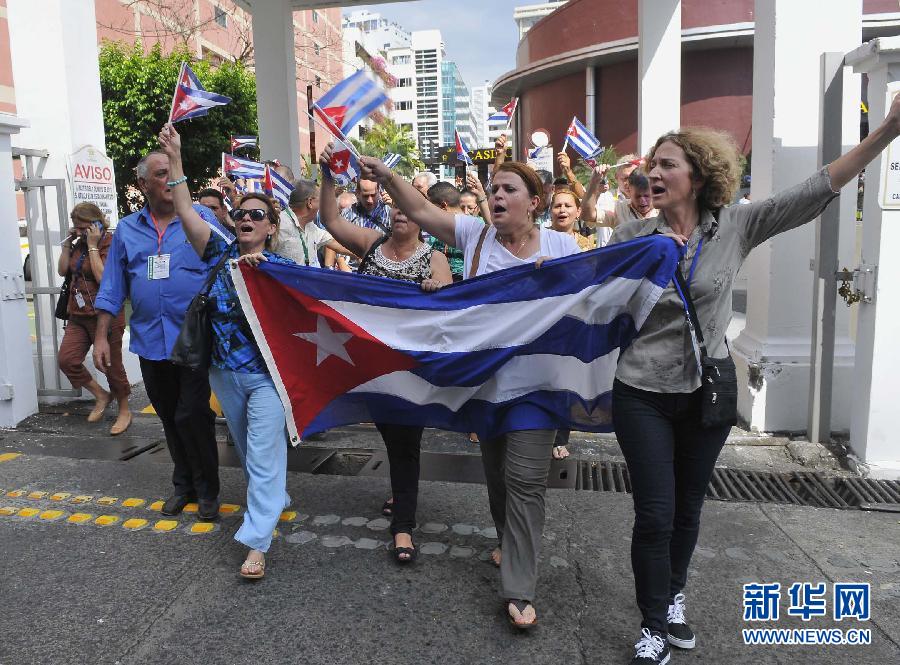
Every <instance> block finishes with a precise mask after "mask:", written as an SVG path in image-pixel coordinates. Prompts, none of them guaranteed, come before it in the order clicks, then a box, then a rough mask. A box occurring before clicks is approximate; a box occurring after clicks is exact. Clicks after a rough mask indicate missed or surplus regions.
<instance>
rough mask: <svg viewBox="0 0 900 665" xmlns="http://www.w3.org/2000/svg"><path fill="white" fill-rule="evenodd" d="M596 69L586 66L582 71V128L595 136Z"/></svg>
mask: <svg viewBox="0 0 900 665" xmlns="http://www.w3.org/2000/svg"><path fill="white" fill-rule="evenodd" d="M596 76H597V69H596V68H595V67H594V66H593V65H588V66H587V67H586V68H585V70H584V126H585V127H587V128H588V129H589V130H591V133H592V134H593V135H594V136H596V135H597V126H596V125H597V112H596V111H597V85H596V81H597V79H596Z"/></svg>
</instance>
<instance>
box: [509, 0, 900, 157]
mask: <svg viewBox="0 0 900 665" xmlns="http://www.w3.org/2000/svg"><path fill="white" fill-rule="evenodd" d="M637 4H638V2H637V0H570V2H568V3H567V4H566V5H564V6H562V7H561V8H559V9H557V10H556V11H555V12H553V13H552V14H550V15H548V16H546V17H544V18H543V19H541V21H539V22H538V23H537V24H535V25H534V27H532V28H531V30H530V31H529V32H528V33H527V34H526V35H525V37H524V38H523V39H522V41H521V42H520V43H519V48H518V52H517V54H516V69H515V70H513V71H512V72H508V73H507V74H504V75H503V76H501V77H500V78H499V79H498V80H497V82H496V83H495V85H494V90H493V99H494V103H495V105H496V104H499V103H500V102H501V101H503V100H508V99H509V98H510V97H513V96H518V97H519V98H520V99H519V112H520V114H521V115H520V123H521V124H520V127H521V128H522V131H523V133H524V135H526V136H527V135H528V134H529V133H530V132H531V131H534V130H535V129H538V128H543V129H546V130H548V131H549V133H550V136H551V137H553V141H554V143H557V142H558V143H560V144H561V142H562V137H563V136H564V135H565V131H566V128H567V127H568V125H569V122H570V121H571V119H572V116H578V117H579V118H581V119H585V117H586V115H587V106H586V104H587V103H586V97H587V95H588V91H589V78H588V77H590V76H591V74H590V73H589V68H590V67H592V68H593V74H592V78H593V88H594V98H593V112H594V119H595V129H596V133H597V136H598V138H599V139H600V140H601V142H602V143H603V144H604V145H607V146H613V147H615V148H616V150H617V151H618V152H619V153H620V154H622V153H626V152H634V151H636V149H637V138H638V137H637V116H638V64H637V54H638V38H637V30H638V7H637ZM753 8H754V0H683V2H682V17H681V21H682V60H681V124H682V125H706V126H710V127H715V128H719V129H724V130H726V131H728V132H730V133H731V135H732V136H733V137H734V140H735V141H736V142H737V144H738V146H739V147H740V148H741V150H742V151H743V152H744V153H745V154H746V153H749V152H750V149H751V147H752V146H751V141H750V136H751V116H752V104H751V97H752V94H753V31H754V15H753ZM898 9H900V8H898V5H897V2H895V1H893V0H864V1H863V12H864V19H863V39H864V40H868V39H873V38H874V37H880V36H888V35H897V34H900V12H898ZM504 103H505V102H504Z"/></svg>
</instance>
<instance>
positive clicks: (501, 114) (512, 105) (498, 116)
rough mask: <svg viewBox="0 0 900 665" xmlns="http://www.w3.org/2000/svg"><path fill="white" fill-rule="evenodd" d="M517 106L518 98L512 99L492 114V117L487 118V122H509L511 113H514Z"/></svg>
mask: <svg viewBox="0 0 900 665" xmlns="http://www.w3.org/2000/svg"><path fill="white" fill-rule="evenodd" d="M518 104H519V98H518V97H513V98H512V99H511V100H510V102H509V104H507V105H506V106H504V107H503V108H502V109H500V110H499V111H497V112H496V113H494V114H493V115H491V116H489V117H488V122H509V119H510V118H512V116H513V113H515V112H516V106H518Z"/></svg>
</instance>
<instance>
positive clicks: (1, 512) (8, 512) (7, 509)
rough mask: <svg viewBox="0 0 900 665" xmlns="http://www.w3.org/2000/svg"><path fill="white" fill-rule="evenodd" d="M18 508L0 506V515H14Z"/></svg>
mask: <svg viewBox="0 0 900 665" xmlns="http://www.w3.org/2000/svg"><path fill="white" fill-rule="evenodd" d="M17 510H18V508H12V507H11V506H4V507H3V508H0V515H15V514H16V511H17Z"/></svg>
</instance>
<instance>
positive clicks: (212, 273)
mask: <svg viewBox="0 0 900 665" xmlns="http://www.w3.org/2000/svg"><path fill="white" fill-rule="evenodd" d="M235 242H237V240H235ZM230 250H231V245H228V247H226V249H225V251H224V252H222V256H221V257H219V260H218V261H217V262H216V265H215V267H214V268H213V269H212V270H210V271H209V274H208V275H207V276H206V282H205V283H204V284H203V288H202V289H200V293H202V294H203V295H204V296H208V295H209V290H210V289H211V288H212V285H213V282H215V281H216V275H218V274H219V271H220V270H221V269H222V266H223V265H225V261H227V260H228V255H229V254H231V251H230Z"/></svg>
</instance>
